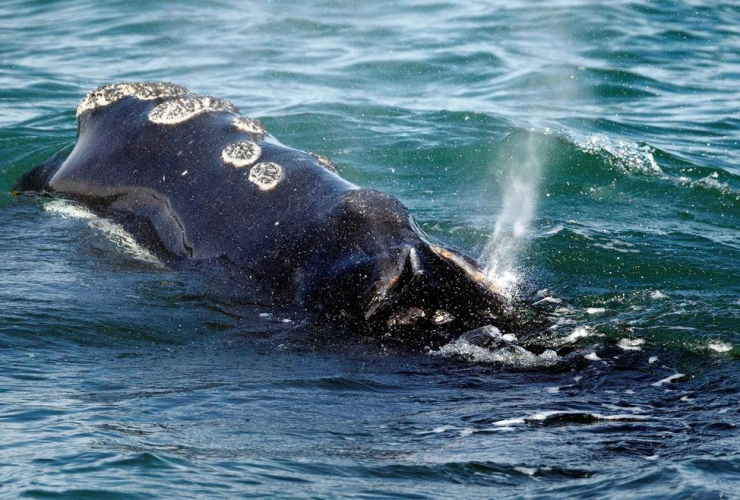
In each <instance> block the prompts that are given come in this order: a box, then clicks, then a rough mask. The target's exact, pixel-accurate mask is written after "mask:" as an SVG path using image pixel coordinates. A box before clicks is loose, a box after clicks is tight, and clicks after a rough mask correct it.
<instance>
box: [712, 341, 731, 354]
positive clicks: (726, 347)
mask: <svg viewBox="0 0 740 500" xmlns="http://www.w3.org/2000/svg"><path fill="white" fill-rule="evenodd" d="M707 347H708V348H709V349H711V350H712V351H715V352H720V353H725V352H730V351H731V350H732V344H728V343H727V342H719V341H717V342H711V343H710V344H709V345H707Z"/></svg>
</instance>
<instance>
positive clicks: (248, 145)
mask: <svg viewBox="0 0 740 500" xmlns="http://www.w3.org/2000/svg"><path fill="white" fill-rule="evenodd" d="M261 154H262V148H260V147H259V146H258V145H257V144H256V143H254V142H251V141H240V142H232V143H231V144H229V145H228V146H226V147H225V148H224V150H223V151H222V152H221V159H223V161H224V163H226V164H228V165H231V166H233V167H236V168H244V167H250V166H252V165H254V164H255V163H257V160H259V159H260V155H261Z"/></svg>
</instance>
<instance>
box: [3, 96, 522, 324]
mask: <svg viewBox="0 0 740 500" xmlns="http://www.w3.org/2000/svg"><path fill="white" fill-rule="evenodd" d="M77 118H78V127H79V128H78V137H77V141H76V144H75V146H74V149H72V151H71V152H66V151H62V152H60V153H58V154H57V155H55V156H53V157H52V158H50V159H49V160H47V161H45V162H44V163H42V164H41V165H39V166H37V167H36V168H34V169H33V170H31V171H30V172H28V173H27V174H25V175H24V176H23V177H21V178H20V179H19V180H18V182H17V185H16V190H17V191H22V192H43V191H45V192H50V193H54V194H56V195H61V196H64V197H69V198H73V199H76V200H79V201H80V202H82V203H84V204H86V205H88V206H89V207H90V208H92V209H93V210H95V211H97V212H98V213H100V214H102V215H104V216H107V217H111V218H114V219H116V220H119V221H121V222H122V223H123V224H124V225H125V227H126V228H127V229H129V231H131V232H132V233H133V234H134V236H135V237H136V238H137V239H138V240H139V241H140V242H141V243H142V244H144V245H146V246H148V247H149V248H151V249H153V250H155V251H157V252H159V253H160V255H164V256H166V257H167V258H171V259H196V260H198V261H204V262H207V261H221V262H224V261H225V262H228V263H229V265H233V266H236V267H237V268H239V269H241V270H242V271H243V272H242V273H241V275H242V276H244V279H246V280H249V285H248V286H249V288H250V289H251V290H252V291H253V292H254V293H257V294H258V295H260V296H261V297H264V298H265V299H267V300H269V301H270V302H271V303H275V304H293V305H296V306H297V307H300V308H302V309H304V310H306V311H309V312H311V313H316V314H319V315H322V316H325V317H327V318H329V319H331V320H332V321H335V322H338V323H341V324H343V325H346V326H348V327H350V328H351V329H356V330H362V331H370V332H375V333H380V332H383V333H390V334H393V335H397V336H399V337H403V338H423V337H425V336H428V335H432V334H433V335H442V336H443V337H447V336H449V335H453V334H454V333H456V332H457V333H459V332H463V331H467V330H470V329H472V328H476V327H479V326H482V325H488V324H491V325H494V326H497V327H498V328H500V329H502V330H507V331H511V330H512V329H516V328H518V327H520V326H521V325H520V323H521V321H520V319H521V318H520V317H519V315H518V313H517V312H516V308H512V307H511V303H510V302H509V301H508V300H506V299H504V298H503V297H502V296H501V295H500V294H499V293H497V290H496V288H495V287H494V286H492V285H491V283H489V282H488V281H487V280H486V278H485V275H484V273H483V271H482V269H481V267H480V266H479V265H478V263H476V262H475V261H474V260H473V259H471V258H470V257H468V256H466V255H465V254H463V253H462V252H459V251H456V250H452V249H450V248H446V247H443V246H442V245H439V244H436V243H434V242H432V241H431V239H430V238H429V237H428V236H426V235H425V234H424V233H423V232H422V231H421V230H420V229H419V227H418V226H417V225H416V224H415V222H414V220H413V218H412V217H411V215H410V214H409V211H408V210H407V208H406V207H405V206H404V205H403V204H402V203H401V202H400V201H399V200H397V199H396V198H393V197H392V196H389V195H387V194H385V193H383V192H380V191H377V190H372V189H362V188H360V187H358V186H356V185H354V184H352V183H350V182H348V181H347V180H345V179H343V178H342V177H341V176H339V175H338V173H337V171H336V169H335V168H334V166H333V164H332V163H331V162H330V161H329V160H327V159H326V158H324V157H322V156H319V155H316V154H312V153H307V152H304V151H300V150H297V149H293V148H290V147H287V146H285V145H283V144H281V143H280V142H278V140H277V139H275V138H274V137H273V136H272V135H270V134H268V133H267V131H266V130H265V128H264V126H263V125H262V124H261V123H260V122H259V121H257V120H252V119H250V118H245V117H242V116H240V115H239V112H238V110H237V109H236V107H235V106H234V105H233V104H231V103H229V102H228V101H225V100H223V99H218V98H214V97H209V96H201V95H197V94H193V93H191V92H190V91H189V90H188V89H186V88H184V87H181V86H178V85H174V84H170V83H162V82H150V83H121V84H113V85H105V86H102V87H99V88H98V89H96V90H94V91H92V92H90V93H89V94H88V95H87V96H85V97H84V98H83V99H82V101H81V102H80V104H79V106H78V108H77Z"/></svg>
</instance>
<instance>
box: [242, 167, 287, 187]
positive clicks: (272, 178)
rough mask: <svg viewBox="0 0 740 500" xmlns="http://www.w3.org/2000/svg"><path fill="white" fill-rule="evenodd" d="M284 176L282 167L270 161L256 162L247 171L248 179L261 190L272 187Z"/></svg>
mask: <svg viewBox="0 0 740 500" xmlns="http://www.w3.org/2000/svg"><path fill="white" fill-rule="evenodd" d="M284 176H285V174H284V173H283V167H281V166H280V165H278V164H277V163H273V162H271V161H268V162H262V163H258V164H257V165H255V166H254V167H252V169H251V170H250V171H249V181H250V182H251V183H252V184H255V185H256V186H257V187H258V188H260V190H262V191H269V190H270V189H273V188H274V187H275V186H277V185H278V184H279V183H280V181H281V180H283V177H284Z"/></svg>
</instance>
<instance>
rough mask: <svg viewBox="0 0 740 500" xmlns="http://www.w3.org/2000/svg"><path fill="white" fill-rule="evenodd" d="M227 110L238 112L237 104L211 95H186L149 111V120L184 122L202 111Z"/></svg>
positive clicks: (156, 121)
mask: <svg viewBox="0 0 740 500" xmlns="http://www.w3.org/2000/svg"><path fill="white" fill-rule="evenodd" d="M222 111H226V112H229V113H238V112H239V110H238V109H236V106H234V105H233V104H231V103H230V102H229V101H227V100H225V99H218V98H216V97H210V96H200V95H194V96H185V97H178V98H177V99H172V100H169V101H165V102H163V103H162V104H160V105H158V106H157V107H155V108H154V109H152V110H151V111H150V112H149V121H150V122H152V123H159V124H162V125H174V124H177V123H183V122H186V121H188V120H190V119H191V118H193V117H194V116H197V115H200V114H202V113H219V112H222Z"/></svg>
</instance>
